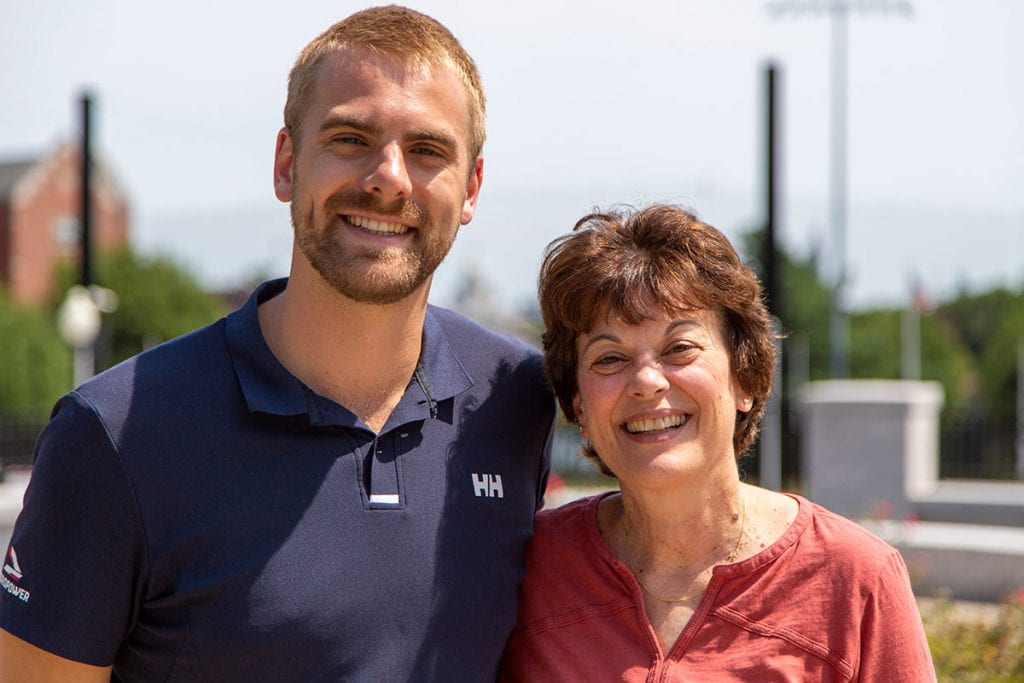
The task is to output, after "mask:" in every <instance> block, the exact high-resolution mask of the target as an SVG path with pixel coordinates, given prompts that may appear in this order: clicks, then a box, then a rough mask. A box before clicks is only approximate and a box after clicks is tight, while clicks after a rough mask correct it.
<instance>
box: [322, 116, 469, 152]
mask: <svg viewBox="0 0 1024 683" xmlns="http://www.w3.org/2000/svg"><path fill="white" fill-rule="evenodd" d="M336 128H351V129H352V130H358V131H361V132H363V133H368V134H370V135H380V134H381V133H382V132H383V131H382V129H381V127H380V126H378V125H376V124H375V123H372V122H371V121H369V120H367V119H364V118H361V117H358V116H352V115H346V114H332V115H330V116H328V117H327V118H326V119H324V122H323V123H321V124H320V132H321V133H326V132H328V131H331V130H334V129H336ZM404 137H405V139H406V141H407V142H433V143H434V144H437V145H441V146H442V147H446V148H448V149H451V150H453V151H454V150H458V149H459V142H458V140H457V139H456V138H455V137H454V136H452V135H448V134H447V133H443V132H441V131H437V130H418V131H413V132H411V133H407V134H406V135H405V136H404Z"/></svg>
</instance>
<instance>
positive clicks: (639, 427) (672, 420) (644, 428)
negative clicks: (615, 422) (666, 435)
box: [626, 415, 683, 434]
mask: <svg viewBox="0 0 1024 683" xmlns="http://www.w3.org/2000/svg"><path fill="white" fill-rule="evenodd" d="M681 424H683V416H682V415H671V416H669V417H657V418H655V419H653V420H633V421H632V422H627V423H626V431H628V432H629V433H630V434H638V433H640V432H660V431H661V430H663V429H669V428H671V427H678V426H679V425H681Z"/></svg>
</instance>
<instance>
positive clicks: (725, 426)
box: [574, 311, 750, 487]
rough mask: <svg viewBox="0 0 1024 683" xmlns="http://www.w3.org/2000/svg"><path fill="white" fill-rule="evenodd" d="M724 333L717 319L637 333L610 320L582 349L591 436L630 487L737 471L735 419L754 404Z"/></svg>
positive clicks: (702, 314)
mask: <svg viewBox="0 0 1024 683" xmlns="http://www.w3.org/2000/svg"><path fill="white" fill-rule="evenodd" d="M721 327H722V326H721V323H720V321H719V319H718V316H717V315H715V314H714V313H712V312H710V311H690V312H685V313H682V314H677V315H669V314H667V313H659V314H657V315H654V316H653V318H652V319H650V320H648V321H646V322H643V323H641V324H639V325H631V324H629V323H627V322H625V321H623V320H622V319H620V318H617V317H610V318H606V319H602V320H599V321H598V324H597V325H596V326H595V327H594V329H593V330H591V331H590V332H588V333H586V334H582V335H580V336H579V338H578V339H577V340H576V350H577V353H578V354H579V362H578V365H577V370H576V378H577V381H578V385H579V393H578V394H577V395H576V398H575V401H574V408H575V410H576V414H577V416H578V418H579V421H580V425H581V427H582V429H583V436H584V438H586V439H587V440H589V441H590V442H591V444H593V446H594V449H595V450H596V451H597V453H598V455H600V456H601V460H602V461H604V463H605V465H607V466H608V468H609V469H611V470H612V472H614V473H615V475H616V476H617V477H618V478H619V480H620V481H621V482H622V484H623V486H626V485H629V484H636V485H642V486H655V487H657V486H662V485H669V484H670V483H671V482H672V481H676V480H677V479H678V477H679V476H680V475H684V476H685V475H693V474H698V473H700V472H705V471H708V470H712V469H715V468H722V467H732V468H733V470H734V469H735V456H734V449H733V431H734V428H735V425H736V411H737V410H740V411H746V410H749V409H750V403H749V401H748V399H747V397H746V395H745V394H744V393H743V392H742V390H741V389H740V388H739V385H738V383H737V382H736V380H735V378H734V377H733V374H732V371H731V368H730V361H729V350H728V348H727V346H726V343H725V340H724V338H723V335H722V329H721Z"/></svg>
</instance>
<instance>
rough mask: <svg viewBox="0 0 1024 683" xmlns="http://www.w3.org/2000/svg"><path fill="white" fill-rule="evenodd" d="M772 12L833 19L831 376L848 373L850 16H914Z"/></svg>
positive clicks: (781, 8) (891, 4)
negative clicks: (847, 152)
mask: <svg viewBox="0 0 1024 683" xmlns="http://www.w3.org/2000/svg"><path fill="white" fill-rule="evenodd" d="M767 10H768V14H769V15H771V16H773V17H776V18H780V17H783V16H786V15H806V14H812V15H815V16H817V15H826V16H828V17H829V18H830V20H831V28H832V37H831V44H832V55H831V80H832V87H831V98H830V116H831V120H832V125H831V141H830V145H829V223H830V224H831V226H830V227H831V232H832V301H831V306H830V311H831V312H830V318H829V374H830V375H831V376H832V377H834V378H842V377H846V376H847V375H849V336H850V332H849V319H848V317H847V314H846V286H847V272H846V241H847V225H846V220H847V213H848V212H847V185H848V184H847V174H846V170H847V160H846V151H847V104H848V103H847V91H848V87H847V76H848V65H847V62H848V60H847V52H848V49H847V42H848V29H847V16H849V15H850V14H868V13H876V14H877V13H882V14H888V13H893V14H899V15H903V16H907V15H910V14H912V13H913V6H912V5H911V4H910V3H909V2H907V1H906V0H875V1H869V0H860V1H857V0H773V1H771V2H769V3H768V4H767Z"/></svg>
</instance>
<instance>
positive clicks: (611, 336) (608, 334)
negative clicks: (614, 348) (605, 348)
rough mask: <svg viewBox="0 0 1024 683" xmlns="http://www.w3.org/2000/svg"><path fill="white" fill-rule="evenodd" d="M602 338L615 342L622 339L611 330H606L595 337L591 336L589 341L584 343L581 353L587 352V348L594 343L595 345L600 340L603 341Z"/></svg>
mask: <svg viewBox="0 0 1024 683" xmlns="http://www.w3.org/2000/svg"><path fill="white" fill-rule="evenodd" d="M602 340H606V341H610V342H615V343H618V342H619V341H620V340H619V338H618V337H616V336H615V335H614V334H612V333H611V332H605V333H602V334H598V335H596V336H593V337H591V338H590V339H588V340H587V343H586V344H584V345H583V349H582V350H581V351H580V354H581V355H582V354H583V352H585V351H586V350H587V349H589V348H590V347H591V346H592V345H594V344H595V343H597V342H599V341H602Z"/></svg>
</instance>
